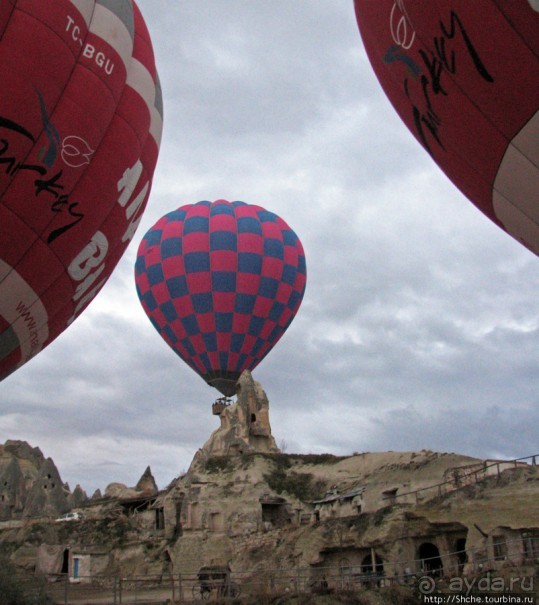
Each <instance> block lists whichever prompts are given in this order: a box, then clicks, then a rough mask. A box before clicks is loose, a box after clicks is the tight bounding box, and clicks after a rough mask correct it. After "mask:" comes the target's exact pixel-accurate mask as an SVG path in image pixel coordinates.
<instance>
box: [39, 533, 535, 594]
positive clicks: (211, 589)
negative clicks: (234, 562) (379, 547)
mask: <svg viewBox="0 0 539 605" xmlns="http://www.w3.org/2000/svg"><path fill="white" fill-rule="evenodd" d="M524 542H526V543H527V544H526V546H524ZM514 543H518V548H507V552H506V553H505V554H504V556H503V557H501V558H500V557H497V556H496V553H493V552H492V548H490V549H489V548H488V547H487V545H483V546H481V547H480V548H479V547H478V548H476V549H466V550H460V551H455V552H451V553H445V554H440V555H439V556H437V557H432V558H423V559H414V560H399V561H386V560H384V561H381V560H380V562H378V559H376V561H375V563H374V565H372V564H365V563H363V564H359V563H351V562H350V561H349V560H348V559H347V558H346V556H347V555H346V553H343V555H344V556H343V558H342V559H341V560H340V563H339V565H334V566H327V567H322V566H311V567H297V568H286V569H265V568H259V569H254V570H253V569H251V570H248V571H247V570H246V571H231V572H230V575H229V577H228V578H227V580H226V582H219V581H213V582H210V584H209V585H208V584H206V585H205V586H204V585H203V582H201V580H200V578H199V575H198V574H199V572H198V571H192V572H185V573H175V574H166V573H165V574H162V575H159V576H158V575H153V576H130V577H126V576H95V577H91V578H90V577H79V578H73V577H69V576H67V575H66V574H60V575H57V576H49V577H48V581H47V583H46V585H45V587H44V592H45V593H46V594H47V595H48V596H49V598H50V599H52V601H53V602H54V603H55V604H56V605H149V604H151V603H155V604H160V605H163V604H166V603H168V604H173V603H194V602H196V601H201V600H211V599H214V598H216V597H218V596H220V597H226V596H231V597H238V596H239V595H240V594H242V595H280V594H285V593H288V594H298V593H311V592H324V591H340V590H347V591H359V590H366V589H369V588H375V587H376V588H378V587H387V586H391V585H394V584H400V585H410V584H413V583H414V582H416V581H417V580H418V579H419V578H420V577H421V576H433V577H437V578H441V577H446V578H447V577H455V576H459V575H462V573H463V571H464V562H466V565H467V576H468V577H480V576H484V575H485V574H496V572H497V569H498V568H499V567H500V568H503V572H504V573H510V574H511V573H514V574H517V575H519V574H522V570H523V569H528V570H529V569H533V570H534V572H533V573H534V574H537V573H538V572H539V536H533V537H524V536H523V537H521V538H516V539H514V540H507V542H506V543H505V544H506V546H508V547H509V546H510V545H511V544H514ZM489 553H490V554H489ZM499 571H500V572H501V571H502V570H499ZM41 590H43V585H42V587H41ZM37 602H39V601H36V603H37Z"/></svg>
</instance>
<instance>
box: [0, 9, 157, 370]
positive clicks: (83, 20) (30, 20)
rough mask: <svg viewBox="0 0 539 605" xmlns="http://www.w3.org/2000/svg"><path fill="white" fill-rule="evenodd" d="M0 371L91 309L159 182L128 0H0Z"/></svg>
mask: <svg viewBox="0 0 539 605" xmlns="http://www.w3.org/2000/svg"><path fill="white" fill-rule="evenodd" d="M0 55H1V60H0V82H2V87H1V89H0V379H2V378H4V377H5V376H7V375H8V374H10V373H11V372H13V371H14V370H15V369H16V368H18V367H19V366H21V365H23V364H24V363H25V362H27V361H28V360H29V359H31V358H32V357H33V356H34V355H36V354H37V353H39V351H41V350H42V349H43V348H44V347H46V346H47V345H48V344H49V343H50V342H51V341H52V340H54V339H55V338H56V337H57V336H58V335H59V334H60V333H61V332H62V331H63V330H65V329H66V328H67V326H69V325H70V324H71V323H72V322H73V320H74V319H75V318H77V317H78V316H79V315H80V313H81V312H82V311H83V310H84V309H85V307H86V306H87V305H88V304H89V303H90V301H91V300H92V299H93V298H94V296H95V295H96V294H97V292H98V291H99V290H100V289H101V287H102V286H103V284H104V283H105V281H106V280H107V279H108V277H109V276H110V274H111V272H112V270H113V269H114V267H115V266H116V264H117V263H118V261H119V260H120V257H121V256H122V254H123V252H124V250H125V248H126V247H127V245H128V244H129V242H130V241H131V239H132V237H133V235H134V233H135V230H136V228H137V226H138V224H139V222H140V219H141V215H142V212H143V211H144V207H145V205H146V201H147V199H148V195H149V193H150V187H151V181H152V177H153V172H154V168H155V165H156V162H157V155H158V150H159V143H160V138H161V130H162V101H161V91H160V86H159V81H158V77H157V73H156V69H155V63H154V56H153V51H152V45H151V41H150V37H149V34H148V30H147V28H146V25H145V23H144V20H143V18H142V15H141V13H140V11H139V9H138V7H137V6H136V4H135V2H133V1H132V0H124V1H122V2H120V1H118V2H110V1H106V2H105V1H103V0H77V1H74V0H54V1H46V2H44V1H43V0H11V1H5V2H1V3H0Z"/></svg>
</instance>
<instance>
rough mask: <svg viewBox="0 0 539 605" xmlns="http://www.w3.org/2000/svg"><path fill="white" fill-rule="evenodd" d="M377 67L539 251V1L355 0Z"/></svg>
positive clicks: (403, 105) (500, 214) (402, 110)
mask: <svg viewBox="0 0 539 605" xmlns="http://www.w3.org/2000/svg"><path fill="white" fill-rule="evenodd" d="M355 10H356V17H357V22H358V25H359V30H360V32H361V36H362V39H363V42H364V45H365V48H366V51H367V54H368V56H369V59H370V62H371V64H372V66H373V69H374V71H375V73H376V75H377V77H378V79H379V81H380V83H381V85H382V87H383V89H384V91H385V93H386V95H387V96H388V98H389V100H390V101H391V103H392V104H393V106H394V107H395V109H396V110H397V112H398V114H399V115H400V117H401V118H402V120H403V121H404V122H405V124H406V125H407V126H408V128H409V129H410V130H411V132H412V133H413V134H414V136H415V137H416V138H417V140H418V141H419V142H420V143H421V144H422V145H423V147H424V148H425V149H426V151H427V152H428V153H429V154H430V155H431V156H432V158H433V159H434V160H435V161H436V163H437V164H438V165H439V166H440V168H441V169H442V170H443V171H444V172H445V174H446V175H447V176H448V177H449V178H450V179H451V181H452V182H453V183H454V184H455V185H456V186H457V187H458V188H459V189H460V190H461V191H462V192H463V193H464V194H465V195H466V196H467V197H468V198H469V199H470V200H471V201H472V202H473V203H474V204H475V205H476V206H477V207H478V208H479V209H480V210H481V211H482V212H484V214H486V215H487V216H488V217H489V218H490V219H491V220H493V221H494V222H495V223H496V224H497V225H498V226H499V227H501V228H502V229H504V230H505V231H507V232H508V233H509V234H510V235H512V236H513V237H514V238H515V239H517V240H518V241H520V242H521V243H522V244H523V245H524V246H526V247H527V248H529V249H530V250H531V251H533V252H534V253H535V254H539V2H537V0H428V1H425V0H355Z"/></svg>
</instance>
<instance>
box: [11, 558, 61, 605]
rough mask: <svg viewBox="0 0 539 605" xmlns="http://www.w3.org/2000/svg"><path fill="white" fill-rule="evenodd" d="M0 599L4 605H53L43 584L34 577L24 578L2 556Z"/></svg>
mask: <svg viewBox="0 0 539 605" xmlns="http://www.w3.org/2000/svg"><path fill="white" fill-rule="evenodd" d="M0 597H1V601H0V602H1V603H2V605H53V600H52V599H51V598H50V597H48V596H47V595H46V594H45V591H44V587H43V584H42V583H41V582H40V581H39V580H38V579H37V578H35V577H34V576H24V575H23V574H22V573H20V572H19V571H18V570H17V569H16V567H15V566H14V565H13V563H12V562H11V561H10V560H9V559H8V558H7V557H5V556H1V555H0Z"/></svg>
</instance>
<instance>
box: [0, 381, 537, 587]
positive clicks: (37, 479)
mask: <svg viewBox="0 0 539 605" xmlns="http://www.w3.org/2000/svg"><path fill="white" fill-rule="evenodd" d="M217 412H218V414H219V416H220V421H221V426H220V427H219V428H218V429H217V430H216V431H214V432H213V434H212V435H211V437H210V438H209V439H208V441H207V442H206V443H205V444H204V446H203V447H202V448H201V449H200V450H199V451H198V452H197V454H196V455H195V457H194V459H193V462H192V463H191V466H190V468H189V470H188V472H187V473H186V474H185V475H182V476H180V477H178V478H176V479H175V480H174V481H172V482H171V483H170V485H169V486H168V487H167V488H166V489H165V490H162V491H158V490H157V486H156V485H155V481H154V479H153V476H152V475H151V471H150V469H149V468H147V469H146V471H145V472H144V473H143V475H142V477H141V479H140V480H139V482H138V483H137V485H136V486H135V487H133V488H128V487H126V486H125V485H122V484H118V483H111V484H110V485H109V486H108V487H107V489H106V491H105V496H104V497H98V495H97V496H94V497H93V498H92V499H91V500H86V501H85V502H80V501H79V502H78V504H79V510H82V511H83V512H84V515H85V517H84V519H83V520H82V521H79V522H76V523H70V524H56V523H50V520H51V511H53V510H59V507H61V506H64V507H68V506H70V503H72V501H73V498H74V494H71V495H70V494H69V492H68V490H67V489H66V488H65V487H64V486H62V484H61V481H60V480H59V475H58V473H57V471H56V469H55V468H54V465H53V463H52V461H50V460H49V461H45V459H44V457H43V455H42V454H41V452H40V451H39V450H38V449H37V448H35V449H32V448H30V446H28V445H27V444H22V443H20V442H7V443H6V445H4V446H3V448H2V450H0V452H1V454H0V473H3V475H1V476H4V477H6V478H7V485H6V489H5V490H4V491H0V494H3V495H4V496H5V497H6V500H7V499H8V498H9V502H11V503H12V508H11V509H10V510H11V515H12V516H11V518H14V517H17V516H18V517H19V518H22V517H23V516H25V515H26V516H28V515H30V514H31V512H32V514H33V513H35V514H37V515H39V516H40V517H41V519H39V520H38V519H36V520H34V521H33V522H32V523H31V524H24V523H22V522H18V524H16V523H15V522H9V523H7V524H0V550H4V551H7V552H9V553H11V557H12V559H13V560H14V561H16V562H17V563H18V564H19V565H22V566H24V567H26V568H28V569H38V570H40V571H42V572H45V573H59V572H60V571H64V572H68V573H71V569H70V567H69V565H71V563H70V562H71V561H72V559H73V558H74V557H77V558H78V560H79V562H81V561H85V565H87V567H86V568H84V570H82V571H81V569H79V573H81V574H82V575H84V574H88V575H94V574H101V573H107V574H112V573H122V574H138V575H143V574H154V573H155V574H163V573H165V571H168V572H170V571H172V572H174V573H186V572H192V571H194V570H197V569H199V568H200V567H202V566H203V565H222V564H225V563H227V562H228V563H230V565H231V567H232V570H233V571H237V570H242V571H243V572H245V573H246V574H247V575H248V574H253V577H254V576H256V575H257V574H261V573H262V572H263V570H267V569H281V570H284V569H286V570H289V569H295V568H298V569H299V568H302V569H307V570H310V571H309V574H310V575H311V577H312V578H316V577H317V574H321V573H322V572H323V568H325V567H335V568H337V569H341V568H343V565H345V563H346V565H345V568H346V569H348V570H352V569H355V568H356V569H360V570H362V571H364V570H369V569H371V570H372V569H373V566H374V567H376V569H377V570H378V568H380V569H383V573H384V574H385V575H386V576H387V577H404V575H406V573H408V570H410V569H411V570H412V571H413V572H420V571H423V570H424V567H425V566H428V565H430V564H431V563H429V561H432V560H439V561H441V562H442V563H441V564H443V567H444V573H457V572H460V571H462V570H463V569H464V570H466V569H472V568H477V567H476V566H479V565H481V566H482V565H483V564H484V562H488V564H489V565H493V566H496V565H503V564H504V562H505V561H506V560H507V561H510V562H511V564H515V562H516V564H519V565H520V564H524V563H525V562H526V561H528V560H529V559H530V557H532V558H533V557H534V556H537V557H539V527H538V525H539V522H538V520H537V515H536V507H537V496H539V473H538V467H537V466H536V465H535V464H524V463H519V462H500V461H484V460H479V459H476V458H471V457H468V456H461V455H458V454H449V453H436V452H432V451H429V450H422V451H420V452H374V453H369V452H365V453H361V454H354V455H352V456H342V457H337V456H333V455H331V454H322V455H309V454H306V455H301V454H289V455H288V454H283V453H281V452H279V450H278V448H277V446H276V445H275V440H274V439H273V437H272V435H271V427H270V424H269V403H268V400H267V397H266V395H265V393H264V391H263V389H262V387H261V386H260V385H259V384H258V383H256V382H255V381H254V380H253V379H252V376H251V375H250V373H248V372H247V373H245V374H244V375H243V376H242V378H241V379H240V382H239V389H238V399H237V402H236V403H234V404H231V405H228V402H221V404H220V407H219V408H218V409H217ZM21 477H22V479H21ZM26 482H28V485H27V483H26ZM53 484H54V486H53ZM2 485H3V482H2ZM36 486H37V487H36ZM8 487H9V489H7V488H8ZM25 490H26V491H25ZM76 491H77V490H76ZM53 493H54V494H56V496H54V497H53ZM74 493H75V492H74ZM56 497H57V498H58V501H57V500H56V499H55V498H56ZM17 498H18V500H17ZM70 499H71V500H70ZM23 500H24V504H21V503H22V502H23ZM17 504H18V508H17ZM53 505H54V506H53ZM21 506H22V508H21ZM55 507H56V508H55ZM25 511H26V512H25ZM54 514H56V513H54ZM54 514H53V515H52V518H54ZM46 515H49V520H47V519H46V518H44V517H45V516H46ZM14 523H15V524H14ZM66 553H68V555H69V556H68V558H66ZM433 553H434V555H435V556H433ZM436 553H438V554H436ZM535 553H537V554H535ZM438 556H439V558H438ZM80 564H81V565H82V563H80ZM246 577H247V576H246Z"/></svg>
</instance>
